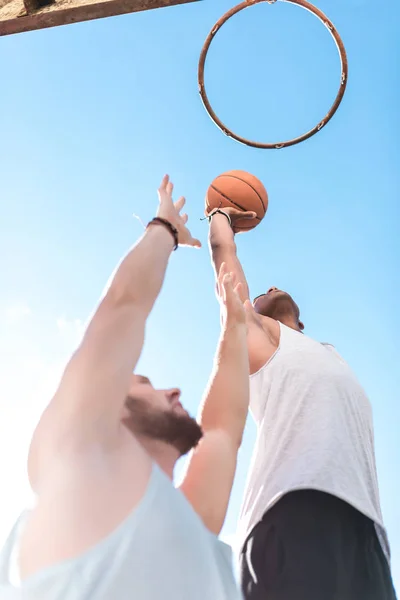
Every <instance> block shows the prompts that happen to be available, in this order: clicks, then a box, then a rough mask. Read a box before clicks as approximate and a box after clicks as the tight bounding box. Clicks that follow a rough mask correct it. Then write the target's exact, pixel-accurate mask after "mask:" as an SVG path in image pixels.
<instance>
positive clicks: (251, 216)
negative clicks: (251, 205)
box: [240, 210, 257, 219]
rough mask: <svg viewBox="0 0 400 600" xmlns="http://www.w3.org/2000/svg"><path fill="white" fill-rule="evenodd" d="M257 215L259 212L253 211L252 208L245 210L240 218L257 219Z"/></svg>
mask: <svg viewBox="0 0 400 600" xmlns="http://www.w3.org/2000/svg"><path fill="white" fill-rule="evenodd" d="M256 216H257V213H255V212H254V211H252V210H247V211H246V212H243V213H242V214H241V215H240V218H241V219H255V218H256Z"/></svg>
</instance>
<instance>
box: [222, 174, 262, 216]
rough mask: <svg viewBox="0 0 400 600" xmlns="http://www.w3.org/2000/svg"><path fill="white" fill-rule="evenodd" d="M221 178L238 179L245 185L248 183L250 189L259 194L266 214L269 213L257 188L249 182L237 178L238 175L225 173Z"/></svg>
mask: <svg viewBox="0 0 400 600" xmlns="http://www.w3.org/2000/svg"><path fill="white" fill-rule="evenodd" d="M221 177H232V179H238V181H242V182H243V183H247V185H248V186H249V187H251V189H252V190H253V191H254V192H255V193H256V194H257V196H258V197H259V199H260V202H261V204H262V207H263V209H264V213H266V212H267V209H266V208H265V204H264V200H263V199H262V198H261V196H260V194H259V193H258V192H257V190H256V188H255V187H253V186H252V185H251V183H249V182H248V181H247V180H246V181H245V180H244V179H240V177H237V176H236V175H228V174H227V173H224V174H223V175H221Z"/></svg>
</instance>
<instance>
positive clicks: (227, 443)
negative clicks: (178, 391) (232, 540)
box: [180, 265, 252, 534]
mask: <svg viewBox="0 0 400 600" xmlns="http://www.w3.org/2000/svg"><path fill="white" fill-rule="evenodd" d="M239 287H240V285H239ZM218 288H219V295H220V300H221V308H222V322H223V324H222V330H221V336H220V340H219V344H218V348H217V352H216V356H215V360H214V367H213V371H212V373H211V377H210V381H209V385H208V387H207V390H206V393H205V396H204V400H203V403H202V406H201V410H200V417H199V421H200V424H201V427H202V429H203V432H204V437H203V440H202V441H201V442H200V444H199V446H198V447H197V448H196V449H195V450H194V451H193V453H192V455H191V457H190V459H189V463H188V468H187V472H186V475H185V477H184V480H183V482H182V485H181V487H180V489H181V490H182V491H183V492H184V494H185V495H186V497H187V498H188V500H189V501H190V502H191V504H192V506H193V507H194V509H195V510H196V512H197V513H198V514H199V515H200V517H201V518H202V519H203V522H204V523H205V525H206V526H207V528H208V529H209V530H210V531H212V532H213V533H216V534H219V532H220V531H221V529H222V526H223V523H224V520H225V516H226V511H227V509H228V504H229V497H230V494H231V490H232V485H233V480H234V477H235V471H236V462H237V454H238V450H239V447H240V445H241V442H242V436H243V430H244V427H245V423H246V417H247V411H248V404H249V359H248V353H247V340H246V329H247V327H246V319H245V310H252V307H251V305H250V303H248V304H247V305H246V309H245V308H244V307H243V304H242V302H241V300H240V298H239V292H240V289H238V288H236V291H235V290H234V288H233V285H232V276H231V275H228V274H226V271H225V267H224V265H222V267H221V270H220V276H219V282H218Z"/></svg>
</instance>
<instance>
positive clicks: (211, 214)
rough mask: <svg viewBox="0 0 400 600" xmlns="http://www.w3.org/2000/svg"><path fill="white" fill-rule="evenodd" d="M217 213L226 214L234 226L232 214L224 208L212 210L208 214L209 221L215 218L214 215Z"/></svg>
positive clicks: (230, 223)
mask: <svg viewBox="0 0 400 600" xmlns="http://www.w3.org/2000/svg"><path fill="white" fill-rule="evenodd" d="M217 213H219V214H220V215H224V217H226V218H227V219H228V221H229V225H230V226H231V227H232V219H231V217H230V215H228V213H227V212H225V211H224V210H222V209H221V208H214V210H212V211H211V212H210V214H209V215H208V222H209V223H211V219H212V218H213V216H214V215H216V214H217Z"/></svg>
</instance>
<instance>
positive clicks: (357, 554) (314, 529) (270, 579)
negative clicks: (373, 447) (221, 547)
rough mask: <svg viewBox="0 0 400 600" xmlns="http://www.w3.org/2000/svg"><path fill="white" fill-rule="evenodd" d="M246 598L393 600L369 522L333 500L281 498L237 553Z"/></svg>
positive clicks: (314, 494)
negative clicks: (238, 553) (239, 552)
mask: <svg viewBox="0 0 400 600" xmlns="http://www.w3.org/2000/svg"><path fill="white" fill-rule="evenodd" d="M240 575H241V583H242V589H243V593H244V597H245V599H246V600H395V599H396V594H395V591H394V587H393V582H392V578H391V574H390V568H389V565H388V562H387V560H386V558H385V555H384V554H383V551H382V548H381V545H380V543H379V540H378V537H377V535H376V531H375V526H374V524H373V522H372V521H371V520H370V519H368V518H367V517H365V516H364V515H362V514H361V513H360V512H358V511H357V510H356V509H355V508H353V507H352V506H350V505H349V504H347V503H346V502H343V501H342V500H339V499H338V498H336V497H335V496H331V495H330V494H325V493H323V492H318V491H314V490H304V491H296V492H291V493H289V494H287V495H286V496H283V498H282V499H281V500H280V501H279V502H277V504H275V506H273V507H272V508H271V510H269V511H268V512H267V513H266V514H265V515H264V517H263V519H262V520H261V521H260V523H258V524H257V525H256V527H255V528H254V529H253V531H252V532H251V534H250V536H249V537H248V539H247V540H246V543H245V545H244V548H243V550H242V553H241V555H240Z"/></svg>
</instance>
